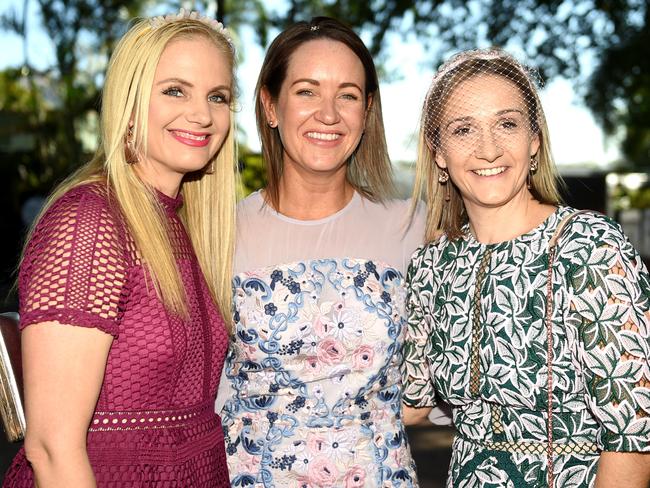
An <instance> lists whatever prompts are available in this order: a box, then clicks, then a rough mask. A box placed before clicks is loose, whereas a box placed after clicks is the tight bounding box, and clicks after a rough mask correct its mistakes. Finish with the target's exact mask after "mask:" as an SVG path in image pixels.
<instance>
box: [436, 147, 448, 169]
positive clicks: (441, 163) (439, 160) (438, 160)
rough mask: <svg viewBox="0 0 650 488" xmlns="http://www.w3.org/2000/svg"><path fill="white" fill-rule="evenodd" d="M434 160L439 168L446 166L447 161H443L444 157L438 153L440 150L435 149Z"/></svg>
mask: <svg viewBox="0 0 650 488" xmlns="http://www.w3.org/2000/svg"><path fill="white" fill-rule="evenodd" d="M434 160H435V162H436V165H438V168H440V169H445V168H447V162H446V161H445V158H443V157H442V154H440V151H436V156H435V158H434Z"/></svg>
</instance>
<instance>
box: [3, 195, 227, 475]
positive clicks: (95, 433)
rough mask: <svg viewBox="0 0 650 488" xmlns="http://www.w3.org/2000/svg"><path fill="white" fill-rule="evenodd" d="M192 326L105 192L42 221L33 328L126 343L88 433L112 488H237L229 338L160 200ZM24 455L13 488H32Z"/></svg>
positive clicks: (32, 287) (29, 308)
mask: <svg viewBox="0 0 650 488" xmlns="http://www.w3.org/2000/svg"><path fill="white" fill-rule="evenodd" d="M159 197H160V201H161V203H162V205H163V207H164V208H165V211H166V213H167V215H168V217H169V224H170V229H171V233H172V242H173V245H174V248H175V254H176V257H177V260H178V263H179V268H180V271H181V274H182V278H183V283H184V284H185V289H186V294H187V300H188V309H189V318H188V319H187V320H186V321H184V320H182V319H180V318H178V317H176V316H172V315H170V314H168V313H167V312H166V310H165V308H164V307H163V305H162V303H161V302H160V300H159V299H158V298H157V296H156V294H155V291H154V290H153V288H152V286H151V283H150V280H148V279H146V274H145V270H144V268H143V267H142V266H141V263H140V262H139V260H138V256H137V253H136V252H135V250H134V246H133V243H132V240H131V239H130V237H129V235H128V233H127V232H126V230H125V227H124V224H123V222H122V220H121V219H120V218H119V213H118V211H117V209H116V207H115V205H112V204H111V203H110V202H109V199H108V198H107V194H106V190H105V189H104V188H103V187H102V186H100V185H95V184H92V185H84V186H81V187H78V188H75V189H73V190H71V191H70V192H68V193H67V194H66V195H64V196H63V197H62V198H60V199H59V200H58V201H57V202H56V203H55V204H54V205H53V206H52V207H51V208H50V209H49V210H48V212H47V214H46V215H45V216H44V218H43V219H42V220H41V222H40V223H39V225H38V227H37V229H36V231H35V232H34V235H33V237H32V239H31V241H30V243H29V246H28V249H27V252H26V255H25V260H24V263H23V265H22V267H21V271H20V277H19V288H20V307H21V310H20V312H21V327H26V326H28V325H30V324H34V323H38V322H43V321H50V320H56V321H58V322H59V323H61V324H74V325H76V326H80V327H96V328H98V329H100V330H102V331H104V332H106V333H108V334H111V335H113V336H114V341H113V345H112V347H111V350H110V353H109V356H108V361H107V365H106V372H105V377H104V382H103V385H102V389H101V392H100V396H99V400H98V403H97V407H96V410H95V415H94V417H93V420H92V422H91V425H90V428H89V433H88V441H87V446H88V454H89V457H90V460H91V464H92V466H93V470H94V473H95V477H96V479H97V484H98V486H100V487H141V486H148V487H157V488H158V487H160V488H167V487H169V488H171V487H189V486H192V487H211V488H213V487H220V486H229V482H228V472H227V467H226V463H225V452H224V444H223V433H222V431H221V425H220V420H219V418H218V417H217V416H216V415H215V414H214V413H213V407H212V405H213V401H214V396H215V394H216V391H217V387H218V382H219V378H220V373H221V369H222V366H223V360H224V356H225V352H226V348H227V341H228V337H227V332H226V330H225V327H224V323H223V320H222V318H221V316H220V314H219V311H218V309H217V308H216V306H215V304H214V303H213V301H212V300H211V297H210V294H209V292H208V289H207V286H206V283H205V280H204V277H203V274H202V273H201V270H200V268H199V266H198V263H197V260H196V257H195V255H194V252H193V250H192V245H191V243H190V240H189V238H188V236H187V234H186V233H185V230H184V227H183V225H182V223H181V222H180V220H179V218H178V216H177V215H176V210H177V209H178V207H179V206H180V205H181V204H182V202H181V200H180V199H176V200H175V199H171V198H169V197H165V196H164V195H162V194H160V195H159ZM32 484H33V481H32V472H31V468H30V467H29V465H28V463H27V461H26V459H25V457H24V452H23V451H21V452H20V453H19V454H18V456H17V457H16V459H15V460H14V462H13V464H12V466H11V468H10V469H9V471H8V473H7V475H6V477H5V481H4V486H10V487H23V486H25V487H27V486H30V487H31V486H32Z"/></svg>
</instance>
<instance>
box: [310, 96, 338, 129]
mask: <svg viewBox="0 0 650 488" xmlns="http://www.w3.org/2000/svg"><path fill="white" fill-rule="evenodd" d="M315 117H316V120H318V121H319V122H322V123H323V124H326V125H333V124H336V123H337V122H338V121H339V120H340V117H339V111H338V108H337V106H336V98H335V97H323V98H322V99H321V101H320V104H319V106H318V110H317V111H316V114H315Z"/></svg>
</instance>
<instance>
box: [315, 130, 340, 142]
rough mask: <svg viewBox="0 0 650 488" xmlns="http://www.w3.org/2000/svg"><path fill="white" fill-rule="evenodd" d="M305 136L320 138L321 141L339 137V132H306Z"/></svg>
mask: <svg viewBox="0 0 650 488" xmlns="http://www.w3.org/2000/svg"><path fill="white" fill-rule="evenodd" d="M307 137H311V138H312V139H320V140H321V141H334V140H336V139H338V138H339V137H341V134H323V133H322V132H307Z"/></svg>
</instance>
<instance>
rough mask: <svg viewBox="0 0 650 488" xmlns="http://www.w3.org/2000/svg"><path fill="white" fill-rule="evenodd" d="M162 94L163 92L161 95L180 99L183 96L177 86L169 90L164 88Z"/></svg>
mask: <svg viewBox="0 0 650 488" xmlns="http://www.w3.org/2000/svg"><path fill="white" fill-rule="evenodd" d="M162 92H163V95H168V96H170V97H182V96H183V90H181V89H180V88H179V87H177V86H170V87H169V88H165V89H164V90H163V91H162Z"/></svg>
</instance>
